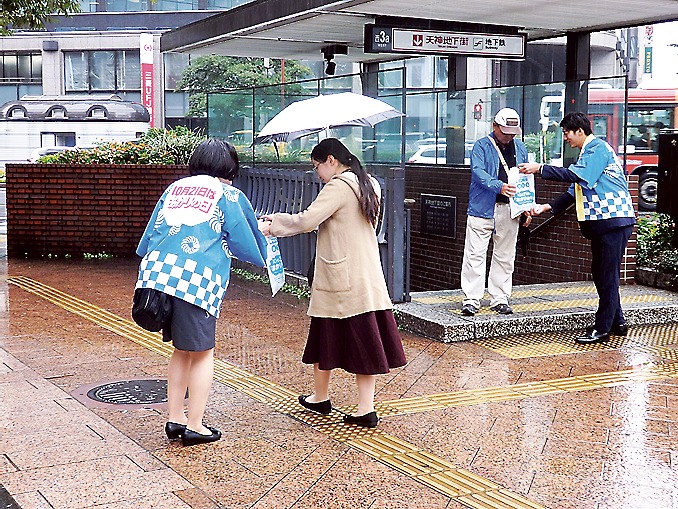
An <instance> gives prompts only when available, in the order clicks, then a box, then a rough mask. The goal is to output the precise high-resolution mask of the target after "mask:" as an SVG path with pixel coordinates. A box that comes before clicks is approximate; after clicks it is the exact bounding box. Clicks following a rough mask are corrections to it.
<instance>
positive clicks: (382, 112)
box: [253, 92, 403, 145]
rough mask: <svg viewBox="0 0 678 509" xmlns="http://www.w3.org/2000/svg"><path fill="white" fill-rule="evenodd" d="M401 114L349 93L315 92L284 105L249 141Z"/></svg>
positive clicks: (288, 138)
mask: <svg viewBox="0 0 678 509" xmlns="http://www.w3.org/2000/svg"><path fill="white" fill-rule="evenodd" d="M402 115H403V114H402V113H401V112H399V111H398V110H396V109H395V108H394V107H393V106H391V105H390V104H388V103H385V102H384V101H380V100H379V99H373V98H372V97H367V96H365V95H360V94H354V93H353V92H342V93H340V94H331V95H319V96H317V97H313V98H311V99H305V100H303V101H297V102H294V103H292V104H290V105H289V106H287V107H286V108H285V109H283V110H282V111H281V112H280V113H278V114H277V115H276V116H275V117H273V118H272V119H271V120H269V121H268V123H266V125H265V126H264V127H263V129H262V130H261V131H260V132H259V134H258V135H257V136H256V137H255V138H254V141H253V144H255V145H256V144H258V143H267V142H270V141H273V142H276V141H292V140H296V139H297V138H301V137H302V136H307V135H309V134H313V133H317V132H320V131H324V130H326V129H332V128H334V127H347V126H349V127H350V126H363V127H374V126H375V124H378V123H379V122H382V121H384V120H388V119H389V118H394V117H400V116H402Z"/></svg>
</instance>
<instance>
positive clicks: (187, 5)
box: [79, 0, 254, 13]
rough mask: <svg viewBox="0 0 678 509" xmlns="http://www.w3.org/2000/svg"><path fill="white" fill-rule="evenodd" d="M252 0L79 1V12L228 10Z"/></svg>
mask: <svg viewBox="0 0 678 509" xmlns="http://www.w3.org/2000/svg"><path fill="white" fill-rule="evenodd" d="M253 1H254V0H80V2H79V4H80V12H82V13H87V12H144V11H163V12H171V11H195V10H219V11H221V10H229V9H234V8H235V7H238V6H239V5H243V4H247V3H250V2H253Z"/></svg>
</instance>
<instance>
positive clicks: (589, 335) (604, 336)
mask: <svg viewBox="0 0 678 509" xmlns="http://www.w3.org/2000/svg"><path fill="white" fill-rule="evenodd" d="M608 339H610V333H609V332H599V331H597V330H596V329H591V330H587V331H586V333H585V334H584V335H583V336H579V337H578V338H576V339H575V341H576V342H577V343H580V344H583V345H588V344H591V343H600V342H602V341H607V340H608Z"/></svg>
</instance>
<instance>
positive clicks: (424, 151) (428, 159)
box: [407, 141, 473, 165]
mask: <svg viewBox="0 0 678 509" xmlns="http://www.w3.org/2000/svg"><path fill="white" fill-rule="evenodd" d="M472 148H473V142H472V141H467V142H465V143H464V164H466V165H468V164H471V149H472ZM446 151H447V144H446V143H438V144H430V145H421V146H420V147H419V148H418V149H417V151H416V152H415V153H414V154H412V156H411V157H410V158H409V159H408V161H407V162H408V163H423V164H445V163H446V162H447V156H446Z"/></svg>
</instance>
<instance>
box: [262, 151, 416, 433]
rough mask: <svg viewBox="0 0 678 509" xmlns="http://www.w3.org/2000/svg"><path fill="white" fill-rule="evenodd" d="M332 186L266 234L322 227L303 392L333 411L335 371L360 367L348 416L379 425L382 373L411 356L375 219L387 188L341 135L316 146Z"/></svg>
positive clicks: (305, 399) (270, 223)
mask: <svg viewBox="0 0 678 509" xmlns="http://www.w3.org/2000/svg"><path fill="white" fill-rule="evenodd" d="M311 161H312V163H313V169H314V170H315V171H317V172H318V176H319V177H320V179H321V180H322V181H323V182H325V186H324V187H323V189H322V190H321V191H320V193H319V194H318V196H317V198H316V199H315V200H314V201H313V203H311V205H310V206H309V207H308V208H307V209H306V210H304V211H303V212H300V213H298V214H283V213H278V214H271V215H269V216H265V217H264V219H265V220H266V221H267V223H266V224H265V225H264V226H263V227H262V232H263V233H264V234H265V235H274V236H277V237H289V236H293V235H297V234H300V233H305V232H310V231H313V230H315V229H316V228H317V229H318V241H317V245H316V262H315V276H314V279H313V283H312V292H311V301H310V303H309V309H308V314H309V315H310V316H311V325H310V328H309V333H308V340H307V343H306V347H305V349H304V354H303V357H302V361H303V362H304V363H306V364H313V379H314V389H315V390H314V392H313V394H311V395H308V396H304V395H302V396H300V397H299V403H300V404H301V405H302V406H303V407H305V408H307V409H308V410H311V411H314V412H317V413H320V414H323V415H327V414H329V413H330V412H331V411H332V403H331V402H330V396H329V383H330V376H331V371H332V370H333V369H336V368H341V369H344V370H345V371H348V372H349V373H353V374H355V375H356V384H357V387H358V408H357V411H356V413H355V414H353V415H345V416H344V422H346V423H348V424H355V425H358V426H365V427H370V428H372V427H375V426H376V425H377V422H378V417H377V414H376V412H375V410H374V392H375V383H376V375H378V374H383V373H388V372H389V370H390V369H392V368H397V367H400V366H404V365H405V363H406V360H405V353H404V351H403V347H402V342H401V338H400V333H399V332H398V327H397V325H396V322H395V319H394V317H393V312H392V303H391V299H390V297H389V295H388V290H387V288H386V282H385V280H384V275H383V272H382V268H381V262H380V259H379V249H378V244H377V238H376V234H375V226H376V223H377V218H378V216H379V205H380V199H381V197H380V195H381V189H380V187H379V184H378V183H377V181H376V179H374V178H373V177H371V176H370V175H369V174H368V173H367V172H366V171H365V169H364V168H363V167H362V165H361V164H360V161H359V160H358V158H357V157H356V156H354V155H353V154H351V152H350V151H349V150H348V149H347V148H346V147H345V146H344V145H343V144H342V143H341V142H340V141H339V140H337V139H336V138H327V139H325V140H323V141H321V142H320V143H319V144H318V145H316V146H315V147H314V148H313V150H312V151H311Z"/></svg>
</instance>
